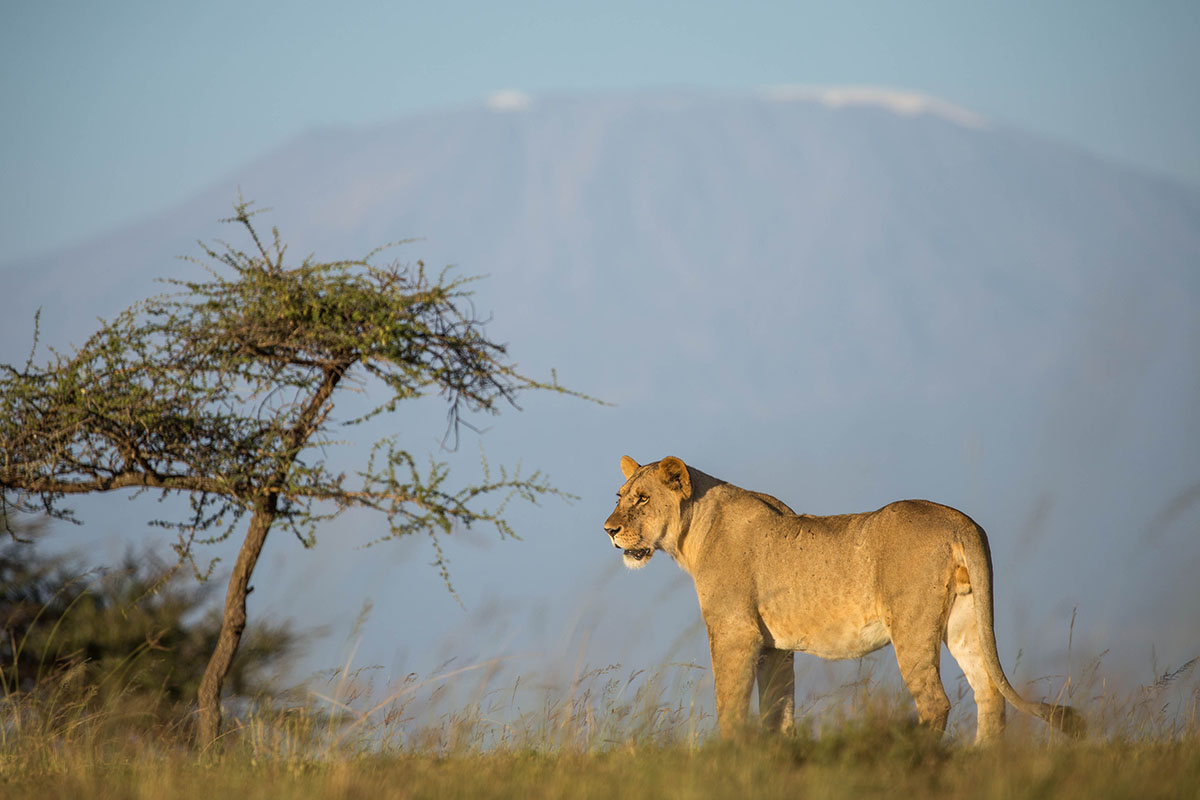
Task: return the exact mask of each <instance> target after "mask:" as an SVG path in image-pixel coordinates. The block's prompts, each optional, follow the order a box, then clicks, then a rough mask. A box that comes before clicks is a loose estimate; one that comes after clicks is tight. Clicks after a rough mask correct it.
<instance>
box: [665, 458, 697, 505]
mask: <svg viewBox="0 0 1200 800" xmlns="http://www.w3.org/2000/svg"><path fill="white" fill-rule="evenodd" d="M658 474H659V475H660V476H661V477H662V482H663V483H665V484H666V485H667V486H669V487H670V488H672V489H674V490H675V491H677V492H679V493H680V494H681V495H683V497H684V499H685V500H686V499H687V498H689V497H691V496H692V478H691V476H690V475H688V468H687V466H686V465H685V464H684V463H683V462H682V461H680V460H679V459H678V458H676V457H675V456H667V457H666V458H664V459H663V460H662V461H660V462H658Z"/></svg>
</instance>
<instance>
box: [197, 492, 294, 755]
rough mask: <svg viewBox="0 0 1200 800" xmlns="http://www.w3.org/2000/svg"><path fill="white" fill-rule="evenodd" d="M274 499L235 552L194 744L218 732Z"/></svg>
mask: <svg viewBox="0 0 1200 800" xmlns="http://www.w3.org/2000/svg"><path fill="white" fill-rule="evenodd" d="M276 502H277V501H276V495H271V496H270V497H269V498H268V499H267V501H266V502H265V503H264V504H263V505H261V506H259V508H258V509H256V510H255V512H254V516H253V517H251V519H250V530H248V531H247V532H246V539H245V541H243V542H242V549H241V550H239V551H238V557H237V563H236V564H235V565H234V567H233V574H232V575H231V576H229V590H228V591H227V592H226V593H225V616H224V619H223V620H222V621H221V634H220V636H219V637H218V638H217V646H216V648H214V650H213V654H212V656H211V657H210V658H209V659H208V666H207V667H206V668H205V670H204V677H203V678H201V679H200V691H199V693H198V694H199V696H198V700H199V720H198V722H199V728H198V730H197V732H196V743H197V744H199V745H200V746H202V747H203V746H206V745H208V744H211V743H212V742H214V741H216V739H217V737H218V736H219V735H220V734H221V686H222V684H223V683H224V682H225V676H226V675H228V674H229V668H230V667H231V666H232V665H233V657H234V656H235V655H236V654H237V649H238V645H239V644H240V643H241V641H242V631H244V630H245V629H246V596H247V595H248V594H250V576H251V575H252V574H253V573H254V565H255V564H257V563H258V556H259V554H260V553H262V548H263V543H264V542H266V540H267V531H268V530H270V528H271V523H272V522H274V521H275V509H276Z"/></svg>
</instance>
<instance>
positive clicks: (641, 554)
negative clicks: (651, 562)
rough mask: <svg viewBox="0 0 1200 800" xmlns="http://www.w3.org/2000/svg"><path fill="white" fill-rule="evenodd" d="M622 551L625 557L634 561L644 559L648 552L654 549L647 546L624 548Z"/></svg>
mask: <svg viewBox="0 0 1200 800" xmlns="http://www.w3.org/2000/svg"><path fill="white" fill-rule="evenodd" d="M623 552H624V553H625V556H626V557H627V558H632V559H633V560H634V561H644V560H645V559H647V558H649V557H650V554H651V553H653V552H654V550H652V549H651V548H649V547H638V548H636V549H633V550H625V551H623Z"/></svg>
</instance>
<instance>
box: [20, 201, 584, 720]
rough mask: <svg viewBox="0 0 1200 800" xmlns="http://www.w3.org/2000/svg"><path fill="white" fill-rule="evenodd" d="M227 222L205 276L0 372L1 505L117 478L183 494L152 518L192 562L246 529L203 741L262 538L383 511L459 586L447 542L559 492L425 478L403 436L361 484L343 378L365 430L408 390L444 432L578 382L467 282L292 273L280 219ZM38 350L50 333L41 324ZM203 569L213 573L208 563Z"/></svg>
mask: <svg viewBox="0 0 1200 800" xmlns="http://www.w3.org/2000/svg"><path fill="white" fill-rule="evenodd" d="M235 212H236V213H235V215H234V216H233V217H232V218H231V219H229V220H225V222H231V223H235V224H237V225H239V226H240V227H241V229H242V230H243V232H244V233H245V234H246V235H247V236H248V244H249V245H250V246H248V247H247V248H246V249H245V250H242V249H237V248H235V247H233V246H232V245H229V244H225V243H221V245H219V246H211V247H210V246H204V245H202V247H203V250H204V256H205V258H202V259H199V260H196V261H197V263H199V264H202V265H203V266H205V267H206V269H207V270H208V272H209V276H208V279H207V280H204V281H201V282H192V281H169V282H168V283H169V284H172V285H173V286H174V288H175V291H174V292H172V293H170V294H166V295H162V296H158V297H154V298H151V299H149V300H145V301H143V302H141V303H138V304H136V305H134V306H132V307H130V308H129V309H127V310H126V311H124V312H122V313H121V314H120V315H118V316H117V317H116V318H115V319H114V320H112V321H111V322H107V323H103V324H102V326H101V328H100V329H99V330H98V331H97V332H96V333H95V334H94V335H93V336H92V337H91V338H90V339H88V340H87V342H86V343H85V344H84V345H83V346H82V347H80V348H79V349H78V350H76V351H75V352H73V353H71V354H69V355H64V354H61V353H58V352H55V351H53V350H52V351H51V354H52V355H51V358H50V359H49V361H48V363H47V364H46V365H45V366H40V367H39V366H35V365H34V363H33V360H34V356H33V355H31V356H30V359H29V361H28V362H27V363H26V364H25V365H24V368H21V369H18V368H16V367H13V366H10V365H3V367H2V369H0V514H4V515H5V517H6V519H7V512H8V510H9V509H22V510H40V511H42V512H44V513H47V514H49V515H51V516H55V517H60V518H73V517H72V515H71V511H70V509H69V508H67V507H65V506H64V505H63V502H64V500H65V498H66V497H67V496H68V495H77V494H83V493H90V492H108V491H115V490H119V489H131V490H137V491H147V490H149V491H158V492H161V493H162V494H164V495H166V494H173V493H180V494H183V495H185V496H186V497H187V498H188V504H189V506H190V508H189V510H188V511H186V512H185V513H182V514H181V515H180V518H179V519H174V520H159V521H156V522H155V523H154V524H156V525H160V526H163V527H168V528H172V529H174V531H175V532H176V534H177V539H176V541H175V542H174V545H173V546H174V547H175V549H176V551H177V552H178V554H179V557H180V559H181V562H183V561H190V562H191V564H192V565H193V567H196V566H197V562H196V561H195V558H194V548H195V547H196V546H197V545H200V544H205V543H211V542H215V541H220V540H224V539H227V538H228V537H230V536H232V535H233V534H234V533H235V531H237V530H240V529H241V527H242V526H243V525H245V538H244V539H243V541H242V544H241V548H240V550H239V552H238V555H237V560H236V563H235V564H234V567H233V572H232V575H231V576H230V579H229V587H228V591H227V593H226V597H225V606H224V616H223V622H222V626H221V632H220V636H219V637H218V640H217V644H216V647H215V649H214V650H213V652H212V655H211V657H210V658H209V661H208V666H207V668H206V670H205V672H204V675H203V678H202V680H201V682H200V686H199V691H198V697H197V700H198V730H197V736H198V740H199V742H200V743H207V742H210V741H213V740H214V739H215V738H216V737H217V736H218V735H219V732H220V725H221V705H220V700H221V688H222V683H223V681H224V679H225V677H226V675H227V674H228V673H229V669H230V666H231V664H232V663H233V658H234V654H235V653H236V651H237V648H238V644H239V643H240V641H241V638H242V632H243V630H244V628H245V625H246V597H247V594H248V593H249V591H250V578H251V576H252V574H253V572H254V567H255V564H256V563H257V561H258V558H259V554H260V553H261V552H262V548H263V543H264V542H265V540H266V537H267V534H268V532H269V531H270V530H271V529H272V528H273V527H278V526H282V527H283V528H285V529H287V530H290V531H291V532H292V533H294V534H295V535H296V536H297V537H298V538H299V539H300V541H301V542H303V543H304V544H305V545H306V546H311V545H312V544H313V543H314V541H315V536H316V530H317V526H318V524H319V523H321V522H323V521H326V520H328V519H330V518H332V517H334V516H337V515H338V514H340V513H342V512H344V511H346V510H347V509H352V508H366V509H372V510H374V511H377V512H380V513H381V514H382V515H383V516H384V517H385V518H386V521H387V529H386V533H385V534H384V535H383V536H382V537H381V538H389V537H396V538H398V537H401V536H405V535H407V534H410V533H414V532H418V531H425V532H429V533H430V534H431V536H432V537H433V541H434V546H435V548H436V550H437V561H436V562H435V563H436V566H437V567H438V568H439V569H440V570H441V571H442V574H443V577H446V578H447V585H449V581H448V575H447V573H446V566H445V563H444V561H443V558H442V553H441V548H440V547H439V546H438V544H437V536H438V535H439V534H448V533H450V532H451V531H452V529H453V528H454V527H455V526H456V525H458V526H463V527H468V526H471V525H474V524H479V523H491V524H493V525H495V526H496V528H497V529H498V530H499V532H500V534H501V536H505V535H509V534H511V533H512V531H511V530H510V528H509V526H508V524H507V523H506V522H505V519H504V516H503V511H504V507H505V504H506V503H507V502H508V501H509V499H511V498H512V497H513V496H516V497H519V498H523V499H525V500H528V501H536V499H537V498H538V497H539V496H542V495H546V494H554V493H557V491H556V490H555V489H554V488H553V487H552V486H550V485H549V484H548V483H547V482H546V480H545V479H544V478H543V476H541V475H540V474H539V473H536V472H535V473H533V474H532V475H528V476H523V475H522V474H521V472H520V470H519V469H518V470H517V471H516V472H513V473H510V472H508V471H506V470H500V471H499V474H498V475H497V474H492V473H491V472H490V471H489V470H488V468H487V464H486V461H485V462H484V469H483V477H482V480H481V481H480V482H478V483H475V484H472V485H468V486H466V487H465V488H461V489H457V490H455V489H452V488H450V487H449V485H448V477H449V468H448V466H447V465H446V464H444V463H438V462H435V461H432V459H431V462H430V464H429V466H428V467H426V468H425V469H421V468H419V467H418V465H417V461H416V459H415V458H414V457H413V456H412V455H411V454H410V453H409V452H408V451H406V450H404V449H403V447H402V446H401V445H400V443H399V442H398V440H397V439H396V438H395V437H388V438H384V439H382V440H380V441H378V442H376V443H375V444H374V446H373V447H372V449H371V451H370V456H369V458H368V459H367V463H366V464H365V465H364V466H363V468H362V469H361V470H360V471H358V473H357V475H356V476H355V477H354V478H353V479H349V478H347V477H346V475H345V474H335V473H334V472H333V471H332V469H330V468H329V467H327V465H326V461H325V457H324V454H325V452H326V450H327V449H328V448H329V447H330V446H331V445H332V444H333V442H332V440H331V438H330V436H329V433H330V430H331V428H332V426H333V425H334V422H333V418H332V416H331V414H332V412H333V409H334V404H335V402H336V401H337V400H339V399H340V398H342V397H343V396H344V394H345V390H346V389H347V388H352V389H353V388H362V386H363V385H364V384H366V383H373V384H375V385H373V386H371V387H369V388H370V389H372V390H379V389H380V388H381V387H382V392H381V393H380V397H379V402H373V403H372V404H371V406H370V408H369V410H367V411H366V413H365V414H362V415H361V416H358V417H357V418H356V419H353V420H350V421H349V422H348V423H345V424H356V423H361V422H363V421H365V420H367V419H370V418H372V417H375V416H376V415H379V414H390V413H392V412H394V411H396V409H397V406H398V405H399V404H400V402H401V401H403V400H409V399H413V398H416V397H421V396H425V395H429V394H437V395H440V396H441V397H442V398H443V399H444V401H445V403H446V404H447V408H448V417H449V423H448V427H447V432H446V435H447V436H456V435H457V431H458V427H459V425H460V424H469V423H464V421H463V419H462V417H461V416H460V415H461V413H462V412H463V411H470V412H486V413H498V412H499V410H500V409H501V408H502V407H503V406H505V405H514V406H515V399H516V396H517V395H518V393H519V392H521V391H524V390H529V389H545V390H551V391H555V392H565V393H569V394H573V393H571V392H567V391H566V390H565V389H563V388H562V387H561V386H559V385H558V383H557V380H556V379H555V378H554V377H553V374H552V377H551V380H550V381H541V380H535V379H532V378H529V377H527V376H525V375H523V374H522V373H520V372H519V371H518V370H517V368H516V366H515V365H514V364H513V363H512V362H511V361H510V360H509V359H508V357H507V354H506V351H505V347H504V346H503V345H501V344H497V343H496V342H494V341H491V340H490V339H489V338H488V337H487V335H486V332H485V328H484V321H483V320H481V319H480V318H478V317H477V316H476V315H475V312H474V308H473V307H472V306H471V304H470V300H469V296H470V292H469V291H468V290H467V288H466V283H467V279H462V278H452V277H449V276H448V275H447V273H446V272H442V273H441V274H440V275H439V276H438V277H436V278H434V277H431V276H430V275H428V274H427V273H426V271H425V268H424V266H423V265H422V264H421V263H420V262H418V263H417V264H416V266H413V267H409V266H402V265H398V264H392V265H389V266H385V267H378V266H375V265H373V264H372V263H371V261H372V258H373V257H375V256H376V255H377V254H378V252H379V251H375V252H373V253H371V254H370V255H368V256H367V257H366V258H364V259H360V260H354V261H336V262H315V261H313V260H312V259H311V258H309V259H306V260H304V261H303V262H302V263H300V264H299V265H298V266H287V265H285V253H286V247H285V246H284V245H283V243H282V242H281V239H280V236H279V232H278V230H275V231H274V236H273V240H271V241H269V242H264V241H263V240H262V239H260V237H259V234H258V232H257V230H256V229H255V226H254V225H253V223H252V221H251V217H252V216H253V213H255V212H252V211H251V210H250V207H249V205H248V204H246V203H238V204H237V205H235ZM35 342H36V334H35ZM197 571H198V573H200V572H201V570H200V569H199V568H198V567H197Z"/></svg>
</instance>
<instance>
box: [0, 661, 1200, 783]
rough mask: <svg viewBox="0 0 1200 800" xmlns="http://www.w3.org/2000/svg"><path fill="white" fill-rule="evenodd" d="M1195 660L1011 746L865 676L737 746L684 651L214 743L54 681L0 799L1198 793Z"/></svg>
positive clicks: (348, 694) (329, 700)
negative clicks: (683, 660) (939, 730)
mask: <svg viewBox="0 0 1200 800" xmlns="http://www.w3.org/2000/svg"><path fill="white" fill-rule="evenodd" d="M879 663H880V664H883V663H885V661H884V660H880V661H879ZM1196 665H1197V662H1196V661H1193V662H1189V664H1185V665H1183V666H1182V667H1180V668H1178V669H1176V670H1174V671H1172V672H1164V673H1163V674H1162V675H1160V676H1158V677H1157V678H1156V679H1154V680H1153V681H1151V682H1149V683H1147V684H1146V685H1144V686H1141V687H1138V688H1137V689H1135V690H1133V691H1132V692H1128V693H1126V694H1117V693H1106V692H1105V685H1104V684H1105V682H1104V679H1103V678H1102V677H1100V676H1099V672H1098V666H1099V665H1098V662H1097V663H1096V664H1095V665H1094V668H1093V669H1092V670H1091V672H1090V673H1087V674H1086V675H1085V676H1084V681H1083V682H1081V683H1075V684H1071V683H1070V682H1069V681H1068V682H1066V683H1062V684H1061V685H1063V686H1065V687H1066V688H1069V689H1070V694H1071V697H1070V702H1072V703H1073V704H1076V705H1077V706H1079V707H1080V708H1081V710H1083V712H1084V713H1085V715H1086V716H1087V718H1088V722H1089V725H1090V726H1091V734H1090V736H1089V737H1088V738H1087V739H1085V740H1083V741H1078V742H1076V741H1068V740H1065V739H1063V738H1062V737H1060V736H1058V735H1057V734H1053V733H1051V732H1049V730H1048V729H1047V728H1045V726H1042V725H1041V724H1040V723H1038V722H1036V721H1033V720H1029V719H1027V718H1024V717H1022V716H1021V715H1020V714H1019V713H1017V712H1015V711H1014V710H1013V709H1011V708H1010V709H1009V720H1010V725H1009V731H1008V734H1007V736H1006V739H1005V741H1004V742H1003V743H1002V744H1000V745H997V746H993V747H988V748H975V747H973V746H971V745H970V739H971V735H972V734H973V720H972V719H971V715H970V711H971V709H972V704H971V699H970V695H969V693H967V694H966V696H965V697H964V696H963V691H962V690H959V691H958V692H957V697H956V696H955V695H956V692H955V691H954V690H953V689H954V687H953V686H949V687H948V688H949V689H951V697H952V700H955V706H956V709H957V710H956V713H955V716H954V717H953V718H952V724H951V731H950V733H949V734H948V735H947V736H946V737H945V738H944V739H938V738H937V737H934V736H932V735H930V734H929V732H928V731H926V730H924V729H922V728H920V727H918V726H916V725H915V724H914V722H913V721H912V717H913V714H912V709H911V701H910V700H909V698H908V697H907V696H906V694H905V693H904V692H903V691H902V690H901V689H899V688H898V687H897V686H895V685H894V684H892V685H889V680H890V678H889V677H888V676H883V677H876V676H875V675H873V674H871V672H872V670H868V674H866V675H865V676H860V678H859V679H856V680H855V681H853V682H851V683H848V684H846V685H844V686H842V687H840V688H839V689H837V690H835V691H834V692H832V693H825V694H823V695H821V696H820V697H812V696H805V695H804V694H803V693H802V695H801V696H800V697H799V698H798V701H799V703H798V723H797V728H796V732H795V733H794V735H792V736H789V737H774V738H764V739H762V740H760V741H756V742H751V743H743V744H729V743H725V742H721V741H718V740H717V739H716V738H715V736H714V735H713V728H714V724H713V720H712V718H711V714H710V712H709V710H708V709H707V706H706V703H705V701H706V699H707V697H708V696H709V695H708V694H707V693H709V692H711V686H707V685H705V684H704V676H706V674H707V673H706V670H704V669H703V668H699V667H696V666H695V665H670V666H668V667H664V668H663V670H661V671H660V672H658V673H654V674H650V675H647V674H644V673H635V674H633V675H631V676H627V677H623V676H621V674H620V669H619V668H617V667H608V668H604V669H598V670H595V671H592V672H590V673H587V674H584V675H582V676H578V675H577V676H575V677H574V678H573V679H571V680H569V681H567V682H566V684H565V685H562V686H559V687H553V686H551V685H550V684H549V682H544V683H543V685H540V686H535V685H533V682H532V681H529V680H527V679H516V680H514V681H512V682H511V683H509V684H507V685H500V686H498V684H503V683H504V682H506V681H508V680H509V678H505V677H502V676H501V675H500V673H499V671H497V670H494V669H493V665H486V664H484V665H472V666H471V667H467V668H459V669H455V670H446V671H445V672H443V673H442V674H440V675H438V676H435V677H433V678H419V677H416V676H410V677H409V678H408V679H407V680H406V681H404V682H403V683H402V684H401V685H399V686H395V687H391V688H390V690H389V692H388V694H387V696H386V697H384V698H383V699H382V700H377V699H372V698H371V694H373V693H368V692H367V691H366V690H365V688H364V686H363V685H361V684H360V681H359V678H360V677H361V676H359V675H356V674H354V673H352V672H350V671H349V670H344V671H342V672H340V673H337V674H334V675H331V676H326V678H325V679H324V681H323V683H322V682H319V683H322V685H321V686H318V687H317V689H316V690H315V691H314V690H313V689H312V688H311V684H310V688H309V689H308V690H307V691H306V692H305V693H303V694H299V695H295V696H294V697H293V698H292V699H291V700H289V699H288V698H287V697H283V698H278V697H277V698H276V699H275V700H273V701H271V702H269V703H259V704H257V705H251V704H242V705H240V706H238V707H235V708H232V709H230V711H231V714H230V719H229V721H228V723H227V733H226V734H225V736H224V738H223V739H222V741H221V743H220V745H219V746H216V747H210V748H207V749H204V750H201V751H196V750H194V749H192V748H191V747H190V745H189V744H188V733H189V731H188V721H187V717H186V716H182V717H175V718H172V717H170V716H169V715H168V716H166V717H164V716H163V715H161V714H155V712H154V710H153V709H147V708H145V707H144V706H143V705H139V703H132V702H130V703H125V702H123V701H122V699H121V696H120V694H119V693H116V695H115V696H114V694H113V693H112V692H109V693H107V694H106V695H105V696H104V697H105V699H104V700H103V702H101V703H99V704H97V703H96V702H94V698H95V697H97V696H98V695H96V694H95V693H94V692H91V691H90V690H89V689H88V688H87V687H82V686H73V685H72V684H71V682H70V680H69V679H67V680H62V679H56V680H55V681H54V682H50V683H47V684H46V685H44V686H42V687H40V688H39V690H38V691H34V692H31V693H23V694H20V695H17V694H9V695H8V696H7V697H5V698H3V699H2V700H0V797H37V798H58V797H62V798H91V797H95V798H110V797H111V798H124V797H139V798H141V797H145V798H160V797H203V796H211V797H238V798H243V799H244V800H253V798H267V797H271V798H276V797H282V798H288V797H297V798H300V797H303V798H359V797H361V798H393V797H395V798H410V797H413V798H418V797H437V798H446V797H471V798H476V797H509V796H512V797H533V798H539V797H572V798H574V797H579V798H592V797H594V798H608V797H622V798H626V797H629V798H637V797H653V798H676V797H678V798H691V797H696V798H723V797H730V798H738V800H748V798H760V797H790V798H796V797H822V798H840V797H847V798H850V797H863V796H897V797H985V798H986V797H995V798H1018V797H1031V798H1033V797H1037V798H1043V797H1070V798H1076V797H1077V798H1094V797H1137V798H1145V797H1187V798H1195V797H1200V680H1198V678H1200V676H1198V675H1197V670H1196ZM879 671H882V670H879ZM697 676H699V677H697ZM1060 683H1061V682H1060ZM1027 691H1034V692H1036V688H1035V687H1029V688H1028V689H1027ZM139 702H140V703H143V704H144V701H139ZM529 708H533V709H534V710H532V711H530V710H522V709H529Z"/></svg>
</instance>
